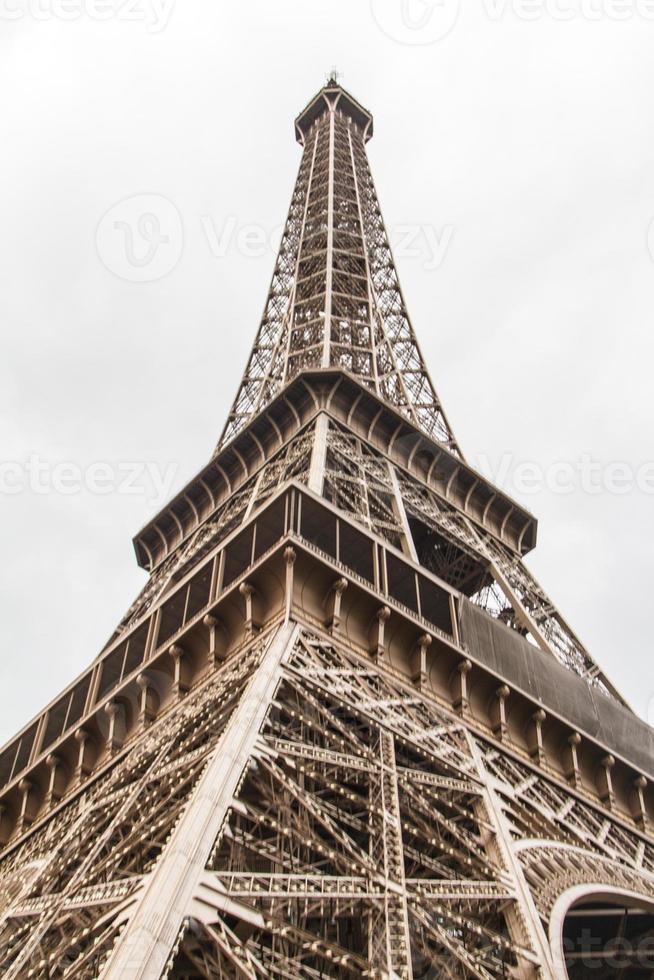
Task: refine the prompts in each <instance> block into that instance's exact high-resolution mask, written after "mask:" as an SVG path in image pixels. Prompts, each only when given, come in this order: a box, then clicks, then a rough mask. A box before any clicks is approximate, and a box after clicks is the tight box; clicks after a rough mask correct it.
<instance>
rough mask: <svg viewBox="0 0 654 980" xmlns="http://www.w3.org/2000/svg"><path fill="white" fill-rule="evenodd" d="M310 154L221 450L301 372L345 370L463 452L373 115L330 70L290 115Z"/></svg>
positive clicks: (303, 164)
mask: <svg viewBox="0 0 654 980" xmlns="http://www.w3.org/2000/svg"><path fill="white" fill-rule="evenodd" d="M295 132H296V137H297V140H298V142H299V143H300V145H301V146H302V148H303V154H302V160H301V162H300V169H299V173H298V177H297V181H296V184H295V189H294V192H293V198H292V201H291V206H290V209H289V213H288V218H287V221H286V226H285V229H284V234H283V236H282V241H281V245H280V249H279V254H278V256H277V261H276V263H275V270H274V273H273V277H272V282H271V286H270V290H269V293H268V299H267V302H266V307H265V310H264V314H263V318H262V321H261V325H260V327H259V330H258V333H257V337H256V340H255V343H254V347H253V350H252V353H251V356H250V360H249V362H248V366H247V368H246V371H245V374H244V376H243V379H242V381H241V385H240V387H239V391H238V394H237V396H236V399H235V401H234V404H233V406H232V409H231V411H230V413H229V417H228V420H227V424H226V426H225V429H224V431H223V434H222V437H221V439H220V442H219V444H218V449H221V448H223V447H224V446H225V445H226V444H227V443H228V442H229V441H230V440H231V439H232V438H233V437H234V436H235V435H236V434H237V433H238V432H240V431H241V430H242V429H243V427H244V426H245V425H247V423H248V421H249V420H251V419H252V418H253V416H254V415H256V413H257V412H260V411H261V410H262V409H263V408H264V407H265V406H266V405H267V404H268V403H269V402H270V401H271V399H272V398H273V397H274V396H275V395H276V394H277V393H278V392H279V391H281V390H282V389H283V388H284V387H285V385H287V384H288V383H289V382H290V381H291V380H292V379H293V378H294V377H296V376H297V375H299V374H301V373H303V372H306V371H316V370H319V369H327V368H338V369H339V370H341V371H343V372H347V373H348V374H350V375H351V376H353V377H356V379H357V380H358V381H359V383H361V384H363V385H365V386H366V387H367V388H369V389H371V390H372V391H374V392H375V393H376V394H377V395H379V397H380V398H382V399H383V400H384V401H385V402H386V403H388V404H389V405H391V406H392V407H394V408H396V409H398V410H399V411H400V412H401V413H402V414H403V415H404V416H405V417H406V418H408V419H410V420H411V422H413V423H414V424H415V425H416V426H417V427H418V428H419V429H421V430H422V431H423V432H425V433H426V434H428V435H430V436H432V437H433V438H435V439H436V440H437V441H438V442H440V443H442V444H443V445H444V446H446V447H447V448H448V449H449V450H450V451H451V452H453V453H455V454H456V455H461V454H460V449H459V446H458V444H457V442H456V440H455V437H454V434H453V432H452V429H451V427H450V424H449V422H448V420H447V418H446V415H445V412H444V410H443V407H442V405H441V403H440V400H439V398H438V396H437V394H436V390H435V388H434V386H433V384H432V381H431V379H430V377H429V372H428V371H427V368H426V365H425V362H424V358H423V356H422V353H421V351H420V348H419V346H418V342H417V340H416V338H415V335H414V332H413V328H412V326H411V322H410V320H409V316H408V313H407V309H406V304H405V302H404V297H403V295H402V290H401V288H400V284H399V279H398V275H397V271H396V269H395V263H394V260H393V256H392V253H391V248H390V244H389V240H388V235H387V233H386V229H385V226H384V221H383V218H382V216H381V210H380V207H379V203H378V200H377V194H376V191H375V187H374V183H373V180H372V175H371V173H370V168H369V165H368V160H367V157H366V151H365V144H366V143H367V142H368V140H370V139H371V137H372V134H373V119H372V115H371V114H370V113H369V112H368V110H367V109H365V108H364V107H363V106H362V105H361V104H360V103H359V102H357V100H356V99H355V98H354V97H353V96H351V95H350V94H349V92H347V91H346V90H345V89H344V88H342V86H341V85H340V84H339V82H338V79H337V76H336V73H335V72H332V73H331V74H330V76H329V78H328V81H327V83H326V84H325V86H324V87H323V88H322V89H321V90H320V91H319V92H318V93H317V95H316V96H315V97H314V98H313V99H312V100H311V101H310V102H309V103H308V105H307V106H306V107H305V108H304V110H303V111H302V112H301V113H300V114H299V115H298V117H297V119H296V120H295Z"/></svg>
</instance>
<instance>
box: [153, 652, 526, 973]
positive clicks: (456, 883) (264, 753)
mask: <svg viewBox="0 0 654 980" xmlns="http://www.w3.org/2000/svg"><path fill="white" fill-rule="evenodd" d="M488 822H489V816H488V814H486V812H485V804H484V796H483V787H482V785H481V784H480V782H479V781H478V779H477V773H476V767H475V763H474V759H473V756H472V754H471V752H470V746H469V743H468V739H467V735H466V733H465V731H464V729H463V727H462V726H461V725H460V724H459V723H457V722H452V721H450V720H448V719H446V718H445V717H443V716H442V715H441V714H440V712H439V711H438V710H437V709H435V707H434V706H430V705H429V704H428V703H427V702H426V701H425V700H423V699H408V698H407V697H406V694H405V692H403V691H402V690H401V689H399V688H397V687H396V686H395V685H394V684H393V683H392V682H390V681H388V680H385V679H384V678H383V677H382V675H381V674H380V672H379V670H378V668H376V667H375V666H374V665H370V666H369V667H367V666H366V665H365V663H363V662H361V661H358V660H357V659H356V658H350V657H348V656H347V655H346V654H345V653H343V652H342V651H339V650H337V649H336V648H335V647H334V646H332V645H330V644H325V643H321V642H319V641H318V640H316V639H314V638H312V637H311V636H309V635H307V634H304V635H303V636H302V637H301V638H300V639H299V641H298V643H297V645H296V647H295V649H294V651H293V653H292V656H291V657H290V659H289V660H288V662H287V664H286V666H285V669H284V671H283V676H282V679H281V681H280V684H279V686H278V687H277V690H276V693H275V696H274V702H273V705H272V706H271V708H270V710H269V712H268V714H267V717H266V721H265V724H264V726H263V729H262V731H261V734H260V737H259V739H258V740H257V743H256V746H255V749H254V752H253V754H252V756H251V761H250V764H249V766H248V768H247V771H246V773H245V775H244V779H243V781H242V783H241V786H240V789H239V793H238V796H237V798H236V800H235V802H234V804H233V807H232V808H231V810H230V812H229V815H228V817H227V820H226V822H225V824H224V825H223V828H222V830H221V833H220V836H219V839H218V841H217V843H216V847H215V849H214V852H213V854H212V856H211V858H210V861H209V863H208V871H209V872H210V873H211V878H212V885H213V888H215V890H216V892H217V893H218V894H226V895H228V896H229V897H230V900H231V903H232V904H231V905H230V910H231V911H233V913H234V914H235V915H238V914H240V915H241V916H242V917H243V919H244V920H246V921H247V922H248V927H247V929H243V927H242V926H237V924H236V923H235V921H234V919H233V917H232V916H230V915H228V914H223V915H221V916H220V917H219V918H218V919H217V925H216V924H212V930H213V931H212V933H211V935H209V934H208V933H206V932H205V933H204V937H203V938H202V937H201V938H198V935H197V933H196V934H194V936H193V938H192V941H187V942H186V943H185V944H184V945H183V946H182V949H181V951H180V953H179V955H178V960H177V961H176V964H175V967H174V970H173V972H172V974H171V975H173V976H180V977H181V976H183V975H184V971H185V970H188V964H189V962H195V963H197V962H198V956H199V953H198V948H197V947H198V943H199V945H200V947H203V946H204V947H205V948H206V946H207V944H209V945H210V946H214V947H217V950H215V951H214V954H213V955H214V956H216V955H219V959H220V961H221V963H222V966H221V969H223V970H224V971H225V973H224V975H226V976H227V975H230V974H229V972H228V970H229V968H228V963H229V962H230V961H231V962H232V963H233V964H235V963H236V962H238V963H239V965H240V967H241V968H242V969H243V971H244V975H246V976H253V977H264V976H284V977H298V978H299V977H307V976H310V977H311V976H315V977H319V976H330V977H349V976H362V975H363V976H379V977H382V976H390V975H396V976H399V977H408V976H412V975H415V976H420V975H425V976H427V975H428V976H431V977H454V976H461V977H467V976H477V977H488V978H490V977H501V976H507V975H510V974H511V972H512V970H513V969H515V968H516V967H517V965H518V964H519V963H525V962H527V961H530V960H531V959H533V954H532V953H531V951H530V950H528V949H526V948H524V947H523V946H522V945H521V943H520V942H519V941H516V938H515V937H514V936H512V935H511V931H510V929H509V926H508V924H507V918H506V910H507V908H509V907H510V906H511V905H512V904H513V903H514V901H515V892H514V888H513V886H512V883H511V880H510V876H509V874H508V872H507V870H506V868H504V867H503V866H502V865H501V864H500V863H498V860H497V856H496V854H495V853H493V852H492V851H491V850H490V849H489V848H488V847H487V844H486V834H487V830H486V828H487V827H488ZM237 908H239V909H240V910H241V911H240V913H238V912H237ZM217 935H219V936H220V940H218V938H217ZM218 975H220V974H218Z"/></svg>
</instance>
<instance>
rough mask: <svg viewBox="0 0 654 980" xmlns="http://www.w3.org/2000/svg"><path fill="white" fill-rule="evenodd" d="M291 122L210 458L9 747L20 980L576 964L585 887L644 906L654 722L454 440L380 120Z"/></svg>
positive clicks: (159, 522) (10, 969)
mask: <svg viewBox="0 0 654 980" xmlns="http://www.w3.org/2000/svg"><path fill="white" fill-rule="evenodd" d="M295 126H296V134H297V138H298V140H299V142H300V144H301V145H302V147H303V153H302V161H301V164H300V169H299V175H298V178H297V183H296V185H295V189H294V192H293V197H292V201H291V206H290V211H289V215H288V221H287V224H286V228H285V231H284V234H283V238H282V242H281V247H280V251H279V256H278V259H277V262H276V265H275V270H274V274H273V278H272V283H271V286H270V291H269V294H268V299H267V303H266V307H265V311H264V315H263V319H262V322H261V326H260V328H259V332H258V334H257V338H256V341H255V344H254V347H253V350H252V354H251V357H250V360H249V364H248V366H247V370H246V372H245V375H244V377H243V380H242V383H241V386H240V388H239V391H238V394H237V396H236V400H235V402H234V406H233V408H232V410H231V412H230V414H229V418H228V420H227V424H226V427H225V430H224V433H223V435H222V438H221V440H220V442H219V444H218V447H217V449H216V452H215V454H214V456H213V458H212V459H211V461H210V463H209V464H208V465H207V466H206V467H205V468H204V469H203V470H202V471H201V472H200V473H199V474H198V476H197V477H196V478H195V479H193V480H192V481H191V482H190V483H189V484H188V486H186V487H185V488H184V490H183V491H182V492H181V493H179V494H178V495H177V496H176V497H175V499H174V500H172V501H171V502H170V504H169V505H168V506H167V507H165V508H164V509H163V510H162V511H161V513H159V514H158V515H157V517H156V519H154V520H153V521H152V522H151V523H150V524H149V525H148V526H147V527H145V528H144V529H143V530H142V531H141V532H140V533H139V534H138V535H137V537H136V539H135V547H136V553H137V556H138V560H139V562H140V564H141V565H142V566H143V567H144V568H146V569H147V570H148V572H149V573H150V574H149V580H148V582H147V584H146V586H145V588H144V589H143V591H142V593H141V595H140V596H139V597H138V599H137V600H136V602H135V603H134V604H133V606H132V607H131V609H130V610H129V611H128V613H127V615H126V616H125V617H124V619H123V621H122V622H121V623H120V625H119V627H118V628H117V630H116V632H115V634H114V635H113V637H112V638H111V640H110V641H109V643H108V644H107V646H106V647H105V648H104V650H103V651H102V653H101V654H100V655H99V656H98V657H97V659H96V660H95V661H94V662H93V663H92V665H91V667H90V668H89V669H88V670H87V671H86V672H85V673H83V674H82V676H81V677H79V678H78V679H77V680H76V681H74V683H73V684H71V685H70V687H69V688H68V689H67V690H66V691H64V692H63V694H61V695H60V696H59V697H58V698H57V699H56V700H54V701H53V702H52V703H51V704H50V705H49V706H48V708H46V710H45V711H44V712H43V713H42V714H41V715H39V716H38V717H37V718H36V719H34V721H32V722H31V723H30V724H29V725H27V726H26V727H25V728H24V729H23V731H22V732H20V733H19V735H18V736H17V737H16V738H15V739H14V740H13V741H11V742H10V743H9V744H8V745H7V746H5V748H4V749H3V750H2V751H1V752H0V974H1V975H2V976H3V977H5V978H7V980H16V978H23V977H32V978H39V980H41V978H43V980H45V978H49V980H50V978H59V977H71V978H73V977H74V978H83V977H84V978H86V977H102V978H110V980H118V978H120V980H125V978H127V980H136V978H138V980H145V978H152V980H154V978H160V977H170V978H176V980H182V978H186V980H190V978H194V977H212V978H213V977H239V978H243V977H247V978H260V977H279V978H282V977H283V978H300V977H302V978H305V977H309V978H312V977H313V978H318V977H344V978H347V977H371V978H372V977H377V978H382V977H387V978H392V977H400V978H409V977H414V978H416V980H417V978H427V977H429V978H441V977H442V978H462V977H465V978H467V977H475V978H482V980H489V978H495V977H515V978H528V977H541V978H553V977H555V978H560V977H565V976H566V966H565V965H564V945H563V942H562V937H563V936H564V933H565V935H566V937H567V938H568V939H569V938H570V935H571V933H570V929H571V928H573V929H574V921H575V920H574V914H575V909H580V908H581V911H582V912H584V910H586V911H588V907H589V906H588V903H589V902H590V903H591V904H592V902H593V900H594V899H593V896H595V905H594V906H593V907H594V908H595V911H597V904H598V902H597V896H600V898H601V902H600V904H602V903H603V904H604V908H603V909H602V911H604V913H605V916H604V920H603V921H605V922H606V921H613V919H611V916H615V915H616V914H617V912H618V911H620V910H622V911H623V912H624V909H626V908H628V907H631V906H633V905H634V904H636V905H638V910H639V913H640V914H641V918H640V920H638V921H639V922H640V923H641V925H642V924H643V923H645V924H647V923H648V922H650V920H649V919H648V918H647V915H646V910H647V909H648V908H651V907H652V906H651V904H648V903H654V838H653V836H652V834H651V824H650V820H651V818H652V814H653V812H654V799H653V798H652V794H651V790H650V788H649V780H650V777H651V776H652V774H653V773H654V765H653V762H652V760H653V758H654V752H653V750H654V737H653V733H652V731H651V730H650V729H649V728H648V727H647V726H646V725H645V724H644V723H643V722H641V721H640V720H639V719H638V718H637V717H636V716H635V715H634V714H633V712H632V711H631V710H630V709H629V707H628V706H627V705H626V704H625V703H624V701H623V700H622V698H621V697H620V695H619V694H618V692H617V691H616V690H615V689H614V687H613V686H612V685H611V683H610V682H609V681H608V680H607V678H606V677H604V676H603V674H602V672H601V670H600V669H599V667H598V666H597V665H596V664H595V662H594V661H593V659H592V658H591V656H590V655H589V653H588V652H587V651H586V650H585V648H584V646H583V645H582V643H581V642H580V640H579V639H578V638H577V637H576V636H575V634H574V633H573V632H572V630H571V629H570V627H569V626H568V625H567V623H566V622H565V620H564V619H563V618H562V616H561V615H560V614H559V612H558V611H557V610H556V608H555V607H554V605H553V604H552V602H551V601H550V600H549V599H548V598H547V596H546V595H545V593H544V592H543V590H542V588H541V587H540V586H539V585H538V583H537V582H535V581H534V579H533V577H532V576H531V575H530V573H529V572H528V570H527V569H526V567H525V565H524V564H523V561H522V559H523V557H524V555H525V553H526V552H528V551H529V550H530V549H531V548H532V547H533V546H534V544H535V536H536V524H535V521H534V519H533V517H532V516H531V515H530V514H528V513H526V512H525V511H524V510H523V509H522V508H521V507H520V506H519V505H518V504H517V503H516V502H515V501H512V500H510V499H509V498H508V497H507V496H506V495H505V494H504V493H502V492H501V491H500V490H499V489H497V488H496V487H493V486H492V485H490V483H489V482H488V481H487V480H485V479H484V478H483V477H482V476H480V475H479V474H478V473H475V472H474V471H473V470H472V469H471V467H470V466H469V465H468V464H467V463H466V461H465V459H464V457H463V454H462V452H461V450H460V448H459V446H458V444H457V442H456V439H455V437H454V435H453V433H452V429H451V427H450V424H449V422H448V420H447V418H446V416H445V413H444V411H443V408H442V406H441V404H440V401H439V399H438V397H437V395H436V392H435V389H434V386H433V385H432V382H431V380H430V378H429V374H428V371H427V368H426V366H425V362H424V359H423V357H422V354H421V352H420V349H419V347H418V343H417V341H416V339H415V336H414V333H413V330H412V328H411V324H410V321H409V318H408V315H407V311H406V307H405V303H404V298H403V296H402V292H401V290H400V286H399V283H398V279H397V274H396V271H395V266H394V263H393V259H392V256H391V251H390V248H389V244H388V238H387V235H386V232H385V229H384V223H383V220H382V216H381V211H380V208H379V204H378V201H377V196H376V193H375V189H374V185H373V181H372V177H371V174H370V170H369V166H368V162H367V158H366V151H365V144H366V142H367V141H368V139H369V138H370V137H371V135H372V118H371V116H370V114H369V113H368V112H367V111H366V110H365V109H363V108H362V107H361V106H360V105H359V104H358V103H357V102H356V101H355V100H354V99H353V98H352V97H351V96H350V95H349V94H348V93H347V92H346V91H345V90H344V89H342V88H341V87H340V86H339V85H338V84H337V83H336V82H335V81H334V80H333V79H332V80H330V81H329V83H328V84H327V85H326V86H325V88H323V89H322V90H321V91H320V92H319V94H318V95H317V96H316V97H315V98H314V99H313V101H312V102H311V103H310V104H309V105H308V106H307V108H306V109H305V110H304V111H303V112H302V113H301V114H300V116H299V117H298V119H297V120H296V124H295ZM623 919H624V917H623ZM623 919H620V922H623ZM629 921H630V922H631V919H630V920H629ZM571 923H572V926H571V925H570V924H571ZM641 933H643V930H642V929H641ZM645 933H646V930H645ZM645 933H643V934H645ZM569 952H570V951H569V950H568V953H569ZM600 967H601V964H600ZM568 968H569V971H570V976H571V977H576V976H584V975H585V974H584V972H583V970H584V965H583V962H582V961H581V960H579V959H575V949H573V953H572V954H571V955H568ZM628 969H631V967H630V966H628V967H627V968H626V970H627V972H624V973H623V974H622V975H624V976H629V977H631V976H640V975H641V974H632V973H629V972H628ZM615 975H617V974H616V973H615V971H614V972H611V970H610V969H609V972H604V973H602V972H595V973H593V976H598V977H602V976H615ZM642 975H643V976H645V975H647V976H649V975H650V973H649V972H647V973H643V974H642Z"/></svg>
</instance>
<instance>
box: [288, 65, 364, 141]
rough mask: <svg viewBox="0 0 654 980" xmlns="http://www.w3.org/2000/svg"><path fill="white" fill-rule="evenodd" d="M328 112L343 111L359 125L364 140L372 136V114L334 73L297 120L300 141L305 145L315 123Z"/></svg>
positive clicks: (296, 132)
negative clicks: (340, 82)
mask: <svg viewBox="0 0 654 980" xmlns="http://www.w3.org/2000/svg"><path fill="white" fill-rule="evenodd" d="M328 112H342V113H343V115H344V116H346V117H347V118H349V119H351V120H352V122H353V123H355V125H357V126H358V127H359V129H360V130H361V132H362V134H363V140H364V142H365V143H367V142H368V140H369V139H371V137H372V132H373V123H372V114H371V113H370V112H368V110H367V109H364V107H363V106H362V105H361V103H360V102H357V100H356V99H355V98H354V96H352V95H350V93H349V92H346V91H345V89H344V88H343V87H342V86H341V85H339V83H338V80H337V77H336V74H335V73H332V74H331V75H330V77H329V79H328V81H327V84H326V85H324V86H323V87H322V88H321V89H320V91H319V92H318V94H317V95H315V96H314V97H313V99H312V100H311V102H309V104H308V105H307V106H306V107H305V108H304V109H303V110H302V112H301V113H300V114H299V116H298V117H297V118H296V120H295V135H296V137H297V141H298V143H300V145H301V146H304V142H305V139H306V136H307V134H308V133H309V132H310V131H311V128H312V126H313V125H314V123H315V122H316V121H317V120H318V119H320V117H321V116H323V115H325V113H328Z"/></svg>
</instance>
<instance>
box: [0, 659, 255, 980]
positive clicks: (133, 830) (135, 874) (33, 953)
mask: <svg viewBox="0 0 654 980" xmlns="http://www.w3.org/2000/svg"><path fill="white" fill-rule="evenodd" d="M258 655H259V647H258V646H253V647H252V649H250V650H249V651H246V652H245V653H244V654H243V656H242V658H239V660H238V661H235V662H234V663H232V664H230V665H229V667H227V668H225V669H224V670H223V671H221V672H220V674H218V675H217V676H216V678H215V680H214V681H213V682H212V683H211V684H209V685H208V686H205V687H204V688H203V689H202V690H200V691H198V692H197V693H196V694H193V695H190V696H189V698H188V700H187V701H186V702H184V704H183V705H180V707H179V709H178V710H176V711H175V712H174V713H173V714H170V715H169V716H168V718H166V719H163V720H162V722H161V723H159V724H157V726H156V727H154V728H153V729H152V732H151V733H150V734H146V735H145V736H143V737H142V739H141V740H140V741H139V742H138V743H137V744H135V745H134V746H133V747H132V748H130V749H129V750H127V752H126V754H124V755H122V756H120V757H118V758H117V759H116V761H115V762H114V763H113V765H112V764H111V763H110V762H109V763H108V767H107V769H106V771H105V773H104V774H103V775H101V776H99V778H98V779H96V780H95V781H94V782H93V783H92V785H91V786H90V787H88V788H86V789H84V790H83V791H81V792H80V793H79V795H78V796H77V797H74V798H73V799H72V800H71V801H70V802H68V803H67V804H65V805H63V806H62V809H61V810H60V812H59V813H58V814H56V815H54V816H53V817H52V818H51V819H50V820H48V821H47V823H45V824H44V825H43V826H41V827H38V829H37V828H35V829H34V831H33V832H32V833H31V835H30V836H28V837H27V838H26V839H25V841H24V843H22V844H20V845H19V846H18V847H16V848H15V849H14V850H13V851H11V852H9V853H8V854H7V856H6V857H5V858H4V860H3V861H2V862H0V974H1V975H2V976H3V977H25V976H31V977H35V978H48V980H54V978H55V977H69V976H70V977H93V976H96V975H97V970H98V965H99V963H100V961H101V960H104V959H106V956H107V955H108V953H109V952H110V950H111V947H112V945H113V942H114V941H115V937H116V934H117V931H118V929H119V925H120V911H121V909H122V908H123V907H124V906H125V905H126V904H129V902H130V900H131V899H132V898H133V896H134V895H135V894H137V893H138V889H139V887H140V885H141V883H142V881H143V878H144V876H145V875H147V873H148V872H149V870H150V869H151V868H152V867H153V865H154V864H155V863H156V861H157V859H158V858H159V856H160V854H161V853H162V850H163V849H164V848H165V846H166V843H167V840H168V838H169V836H170V833H171V830H172V828H173V826H174V825H175V823H176V821H177V819H178V818H179V815H180V812H181V811H182V809H183V808H184V806H185V805H186V803H187V801H188V799H189V796H190V794H191V793H192V790H193V787H194V785H195V783H196V781H197V778H198V776H199V774H200V773H201V771H202V768H203V766H204V764H205V761H206V758H207V755H208V754H209V753H210V752H211V750H212V748H213V747H214V746H215V744H216V741H217V740H218V739H219V738H220V736H221V734H222V732H223V731H224V729H225V726H226V724H227V722H228V720H229V717H230V715H231V712H232V711H233V709H234V705H235V704H236V703H237V701H238V697H239V695H240V692H241V690H242V688H243V684H244V683H245V681H246V679H247V677H248V675H249V672H250V671H251V670H252V669H253V668H254V667H255V666H256V662H257V657H258Z"/></svg>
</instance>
